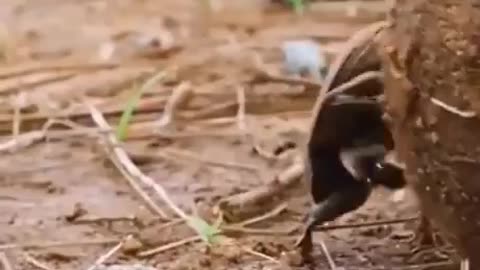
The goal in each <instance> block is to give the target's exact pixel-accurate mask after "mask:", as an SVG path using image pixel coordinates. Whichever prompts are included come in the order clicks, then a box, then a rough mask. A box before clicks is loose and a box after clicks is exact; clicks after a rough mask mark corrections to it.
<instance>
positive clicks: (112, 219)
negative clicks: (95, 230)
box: [71, 216, 136, 224]
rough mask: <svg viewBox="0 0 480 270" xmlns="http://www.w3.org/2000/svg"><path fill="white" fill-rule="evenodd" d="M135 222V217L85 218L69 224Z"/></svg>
mask: <svg viewBox="0 0 480 270" xmlns="http://www.w3.org/2000/svg"><path fill="white" fill-rule="evenodd" d="M135 220H136V217H135V216H129V217H86V218H79V219H75V220H74V221H72V222H71V223H73V224H86V223H102V222H118V221H120V222H121V221H129V222H134V221H135Z"/></svg>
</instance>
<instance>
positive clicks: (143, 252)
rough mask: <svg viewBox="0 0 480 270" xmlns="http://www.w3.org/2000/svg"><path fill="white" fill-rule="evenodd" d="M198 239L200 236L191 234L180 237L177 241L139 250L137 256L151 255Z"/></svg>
mask: <svg viewBox="0 0 480 270" xmlns="http://www.w3.org/2000/svg"><path fill="white" fill-rule="evenodd" d="M200 240H202V238H201V237H200V236H198V235H196V236H192V237H189V238H185V239H182V240H179V241H175V242H172V243H168V244H166V245H163V246H160V247H156V248H152V249H149V250H145V251H142V252H139V253H138V254H137V256H139V257H140V258H142V257H149V256H152V255H155V254H158V253H161V252H164V251H167V250H170V249H173V248H176V247H180V246H183V245H186V244H189V243H193V242H197V241H200Z"/></svg>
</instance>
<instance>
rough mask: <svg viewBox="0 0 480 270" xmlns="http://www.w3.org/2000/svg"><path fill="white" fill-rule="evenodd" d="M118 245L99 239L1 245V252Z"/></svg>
mask: <svg viewBox="0 0 480 270" xmlns="http://www.w3.org/2000/svg"><path fill="white" fill-rule="evenodd" d="M111 243H118V239H98V240H85V241H71V242H32V243H17V244H4V245H0V250H8V249H22V248H49V247H66V246H86V245H105V244H111Z"/></svg>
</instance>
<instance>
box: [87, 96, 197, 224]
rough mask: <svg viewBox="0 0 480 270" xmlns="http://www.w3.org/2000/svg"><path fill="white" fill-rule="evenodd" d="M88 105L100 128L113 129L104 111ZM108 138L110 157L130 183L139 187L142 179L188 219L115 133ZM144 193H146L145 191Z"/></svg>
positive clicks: (175, 210) (180, 215)
mask: <svg viewBox="0 0 480 270" xmlns="http://www.w3.org/2000/svg"><path fill="white" fill-rule="evenodd" d="M86 106H88V108H89V110H90V112H91V116H92V119H93V121H94V122H95V123H96V124H97V125H98V126H99V127H100V128H102V129H106V130H108V129H111V128H110V125H109V124H108V122H107V120H105V118H104V117H103V115H102V113H101V112H100V111H99V110H97V108H95V107H94V106H93V105H91V104H89V103H86ZM106 140H107V142H108V144H109V146H110V148H111V149H112V151H113V153H111V155H110V159H111V160H112V161H113V162H114V164H115V165H116V166H117V168H118V169H119V170H120V171H122V172H123V173H124V176H127V179H128V182H129V183H130V185H132V187H133V186H136V187H138V184H137V183H136V181H141V182H142V183H143V184H145V185H147V186H148V187H150V188H152V189H153V190H154V191H155V192H156V193H157V195H158V196H159V197H160V198H161V199H162V200H163V201H164V202H165V203H166V204H167V205H168V207H170V209H172V210H173V211H174V212H175V214H177V215H178V216H179V217H181V218H182V219H185V220H188V216H187V214H186V213H185V212H184V211H183V210H182V209H180V208H179V207H178V206H177V205H176V204H175V203H174V202H173V201H172V200H171V199H170V197H169V196H168V194H167V192H166V191H165V189H163V187H161V186H160V185H158V184H157V183H155V181H154V180H153V179H152V178H150V177H148V176H146V175H145V174H143V173H142V172H141V171H140V169H138V167H137V166H135V164H134V163H133V162H132V160H131V159H130V158H129V157H128V154H127V153H126V152H125V150H123V149H122V148H120V147H118V145H119V141H118V139H117V138H116V137H115V134H113V133H110V134H107V136H106ZM140 190H141V188H140V187H138V191H140ZM138 191H137V192H138ZM142 193H143V194H144V192H142ZM147 196H148V195H147ZM159 214H160V213H159ZM162 216H165V217H166V215H165V214H162Z"/></svg>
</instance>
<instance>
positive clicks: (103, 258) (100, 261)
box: [87, 235, 133, 270]
mask: <svg viewBox="0 0 480 270" xmlns="http://www.w3.org/2000/svg"><path fill="white" fill-rule="evenodd" d="M132 237H133V236H132V235H128V236H127V237H125V239H123V240H122V241H121V242H120V243H118V244H116V245H115V246H114V247H113V248H111V249H110V250H109V251H108V252H107V253H105V254H103V255H102V256H100V257H99V258H98V259H97V260H96V261H95V262H94V263H93V264H92V265H91V266H90V267H88V268H87V270H95V268H97V266H99V265H101V264H103V263H104V262H106V261H107V260H108V259H110V257H112V256H113V255H114V254H115V253H117V252H118V251H119V250H120V249H121V248H122V247H123V245H124V244H125V242H126V241H128V240H130V239H131V238H132Z"/></svg>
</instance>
